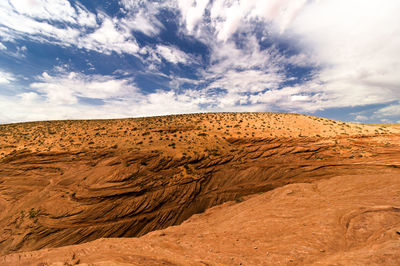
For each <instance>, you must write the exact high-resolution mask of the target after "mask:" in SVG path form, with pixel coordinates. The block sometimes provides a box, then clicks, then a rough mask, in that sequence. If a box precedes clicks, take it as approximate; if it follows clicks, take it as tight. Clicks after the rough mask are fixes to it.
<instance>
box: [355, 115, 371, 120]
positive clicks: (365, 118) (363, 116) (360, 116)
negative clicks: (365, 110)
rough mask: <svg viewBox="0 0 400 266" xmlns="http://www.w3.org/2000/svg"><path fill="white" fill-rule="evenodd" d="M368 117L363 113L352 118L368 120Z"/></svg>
mask: <svg viewBox="0 0 400 266" xmlns="http://www.w3.org/2000/svg"><path fill="white" fill-rule="evenodd" d="M368 119H369V118H368V117H367V116H365V115H357V116H356V117H355V118H354V120H356V121H366V120H368Z"/></svg>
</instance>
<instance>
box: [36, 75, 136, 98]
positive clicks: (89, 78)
mask: <svg viewBox="0 0 400 266" xmlns="http://www.w3.org/2000/svg"><path fill="white" fill-rule="evenodd" d="M37 79H38V81H37V82H34V83H32V84H31V85H30V88H31V89H33V90H35V91H36V92H37V93H40V94H41V95H42V97H43V98H44V99H45V100H46V102H48V103H49V104H56V105H74V104H77V103H78V101H79V97H85V98H96V99H102V100H106V101H107V100H110V99H114V98H122V97H131V96H132V95H135V94H136V92H137V89H136V87H135V86H134V85H132V82H131V81H130V80H128V79H115V78H113V77H112V76H102V75H84V74H81V73H75V72H67V71H63V72H61V73H57V74H55V75H49V74H48V73H46V72H44V73H43V74H42V75H41V76H40V77H37Z"/></svg>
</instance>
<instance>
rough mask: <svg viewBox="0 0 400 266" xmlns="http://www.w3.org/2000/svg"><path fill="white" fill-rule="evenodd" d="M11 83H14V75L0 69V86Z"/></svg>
mask: <svg viewBox="0 0 400 266" xmlns="http://www.w3.org/2000/svg"><path fill="white" fill-rule="evenodd" d="M12 81H15V77H14V75H13V74H11V73H8V72H5V71H2V70H1V69H0V84H7V83H10V82H12Z"/></svg>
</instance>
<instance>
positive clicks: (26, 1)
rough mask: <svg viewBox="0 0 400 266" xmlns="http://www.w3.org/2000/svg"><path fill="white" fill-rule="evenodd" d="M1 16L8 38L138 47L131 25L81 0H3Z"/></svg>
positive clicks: (126, 49)
mask: <svg viewBox="0 0 400 266" xmlns="http://www.w3.org/2000/svg"><path fill="white" fill-rule="evenodd" d="M0 17H1V18H2V19H1V20H0V36H1V37H3V38H4V39H6V40H11V41H12V40H15V39H32V40H34V41H38V42H47V43H53V44H58V45H61V46H77V47H79V48H84V49H88V50H94V51H97V52H100V53H106V54H110V53H111V52H113V51H114V52H116V53H119V54H120V53H129V54H136V53H137V52H138V51H139V46H138V44H137V42H136V40H135V38H134V37H133V36H132V34H131V32H130V31H131V29H130V28H128V27H126V26H125V27H122V26H121V27H119V26H118V25H120V24H121V25H123V22H122V20H120V19H113V18H110V17H108V16H107V15H105V14H102V13H100V14H99V15H96V14H93V13H91V12H89V11H88V10H86V9H85V8H84V6H82V5H81V4H79V3H76V4H75V6H74V7H72V6H71V4H70V2H69V1H67V0H56V1H49V0H21V1H19V0H18V1H17V0H13V1H12V2H7V1H2V2H1V3H0ZM97 19H98V21H99V24H97ZM50 21H58V22H60V24H57V26H56V25H55V24H53V23H50ZM93 30H94V31H93Z"/></svg>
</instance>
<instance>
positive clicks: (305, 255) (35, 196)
mask: <svg viewBox="0 0 400 266" xmlns="http://www.w3.org/2000/svg"><path fill="white" fill-rule="evenodd" d="M399 203H400V124H358V123H344V122H340V121H335V120H330V119H326V118H320V117H315V116H309V115H301V114H290V113H198V114H187V115H170V116H157V117H147V118H133V119H115V120H68V121H45V122H28V123H17V124H4V125H0V254H1V257H0V265H79V264H80V265H311V264H312V265H368V264H369V265H371V264H372V265H373V264H379V265H398V264H400V252H399V250H400V204H399Z"/></svg>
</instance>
